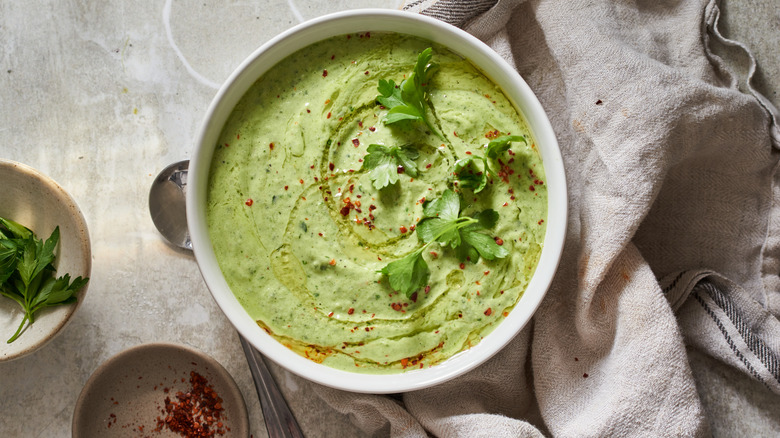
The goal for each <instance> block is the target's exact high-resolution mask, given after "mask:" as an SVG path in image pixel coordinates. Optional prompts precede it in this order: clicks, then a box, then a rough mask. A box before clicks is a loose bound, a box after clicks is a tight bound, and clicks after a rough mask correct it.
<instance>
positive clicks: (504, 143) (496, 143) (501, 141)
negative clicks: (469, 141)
mask: <svg viewBox="0 0 780 438" xmlns="http://www.w3.org/2000/svg"><path fill="white" fill-rule="evenodd" d="M515 141H522V142H523V143H527V142H528V141H527V140H526V139H525V137H524V136H522V135H502V136H501V137H497V138H494V139H493V140H490V143H488V144H487V148H486V152H485V155H487V156H488V158H492V159H494V160H495V159H497V158H498V156H499V155H501V154H503V153H504V152H506V151H508V150H509V148H510V147H511V146H512V142H515Z"/></svg>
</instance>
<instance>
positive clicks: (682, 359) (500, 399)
mask: <svg viewBox="0 0 780 438" xmlns="http://www.w3.org/2000/svg"><path fill="white" fill-rule="evenodd" d="M405 9H406V10H409V11H413V12H418V13H422V14H426V15H430V16H433V17H436V18H438V19H440V20H443V21H447V22H449V23H451V24H454V25H457V26H460V27H462V28H464V29H465V30H466V31H468V32H469V33H471V34H472V35H475V36H477V37H478V38H480V39H481V40H483V41H485V42H486V43H487V44H488V45H489V46H490V47H492V48H493V49H494V50H495V51H496V52H497V53H499V54H500V55H501V56H502V57H503V58H504V59H505V60H507V62H509V63H510V65H513V66H514V67H515V68H516V69H517V71H518V72H519V73H520V74H521V76H522V77H523V78H524V80H525V81H526V82H527V83H528V84H529V86H530V87H531V88H532V89H533V91H534V93H535V94H536V95H537V97H538V98H539V100H540V102H541V103H542V105H543V106H544V107H545V109H546V111H547V113H548V117H549V118H550V120H551V123H552V124H553V128H554V130H555V132H556V133H557V135H558V140H559V144H560V147H561V151H562V154H563V157H564V162H565V163H564V164H565V167H566V171H567V183H568V186H569V190H570V199H569V205H570V210H569V217H568V235H567V241H566V244H565V248H564V253H563V257H562V260H561V263H560V268H559V271H558V273H557V274H556V277H555V280H554V282H553V284H552V287H551V288H550V291H549V292H548V295H547V296H546V298H545V299H544V301H543V302H542V304H541V305H540V307H539V309H538V311H537V313H536V314H535V317H534V320H533V323H532V324H530V325H529V326H527V327H526V328H525V329H524V330H523V331H522V332H521V333H520V334H519V335H518V336H517V337H516V338H515V339H514V340H513V341H512V342H511V343H510V344H509V345H508V346H507V347H506V348H504V349H503V350H502V351H501V352H500V353H499V354H497V355H496V356H495V357H493V358H492V359H490V360H489V361H487V362H486V363H485V364H483V365H482V366H480V367H479V368H477V369H475V370H473V371H472V372H470V373H467V374H465V375H463V376H460V377H458V378H456V379H453V380H452V381H449V382H446V383H443V384H440V385H437V386H436V387H433V388H428V389H425V390H420V391H415V392H411V393H407V394H404V396H403V403H402V404H398V403H396V401H395V400H392V399H390V398H388V397H381V396H369V395H345V394H340V393H338V392H336V391H333V390H329V389H325V388H321V389H318V390H317V393H318V395H319V396H320V397H322V398H323V399H324V400H326V401H327V402H328V403H329V404H331V405H332V406H334V408H336V409H337V410H339V411H340V412H342V413H349V414H352V416H353V418H355V422H356V424H357V425H358V426H359V427H361V428H362V430H364V431H365V432H366V433H369V434H374V433H376V434H380V435H381V434H384V433H389V434H390V435H392V436H424V435H425V434H426V433H430V434H432V435H434V436H469V437H471V436H540V435H553V436H564V437H566V436H578V437H582V436H636V435H643V436H669V435H671V436H706V435H708V434H710V426H709V422H708V418H707V412H705V409H704V407H703V405H702V402H701V400H700V397H699V395H698V393H697V388H696V384H695V383H696V382H695V381H694V377H693V373H692V371H691V368H690V365H689V362H688V359H687V354H688V353H687V349H689V348H695V349H697V350H700V351H703V352H705V353H706V354H708V355H710V356H712V357H714V358H717V359H718V360H722V361H724V362H725V363H728V364H730V365H732V366H734V367H735V368H736V369H739V370H741V371H743V372H745V373H747V374H749V375H751V376H753V377H754V378H755V379H757V380H760V381H762V382H763V383H764V384H765V385H766V386H767V387H768V388H770V389H771V390H772V391H774V392H775V393H778V394H780V392H778V388H780V379H779V378H778V377H780V376H779V375H778V373H779V372H780V371H779V370H778V368H779V367H780V360H778V358H779V357H780V354H779V352H780V346H778V342H780V323H778V319H777V317H778V309H779V308H780V277H779V276H778V274H780V220H778V219H777V218H778V217H780V215H778V214H777V212H778V211H780V209H778V205H780V204H779V203H778V200H780V188H778V187H780V185H778V181H777V179H778V176H777V172H776V169H777V166H778V157H780V155H778V150H777V148H778V139H779V138H780V137H779V136H778V134H777V124H776V121H777V115H776V110H775V109H774V107H772V106H771V103H768V101H767V100H766V99H763V98H762V97H761V96H760V95H759V94H757V93H755V91H754V90H752V89H751V90H749V93H747V94H746V93H742V92H741V91H740V90H739V88H738V82H739V81H738V80H737V75H736V74H735V73H733V72H731V71H730V70H729V67H728V65H727V64H726V63H725V62H723V60H722V59H720V58H719V57H718V56H717V55H715V54H714V53H713V51H712V50H711V48H710V44H715V43H718V44H732V45H734V44H738V43H735V42H731V41H729V40H727V39H725V38H724V37H723V36H722V35H721V34H720V32H719V31H718V29H717V22H718V17H719V8H718V2H717V1H714V0H713V1H708V0H698V1H690V2H678V1H659V2H629V3H625V2H613V1H609V0H596V1H593V0H588V1H585V0H572V1H569V2H554V1H551V0H527V1H523V0H497V1H496V0H492V1H489V0H467V1H459V2H454V1H449V0H438V1H437V0H417V1H411V2H409V3H407V5H406V6H405ZM748 53H749V52H748ZM747 59H748V62H749V63H751V65H748V66H747V68H746V69H747V71H748V77H747V78H746V79H745V80H746V81H747V82H748V83H749V82H750V77H749V76H750V75H752V72H753V71H754V70H755V60H754V59H753V58H752V56H748V57H747ZM659 278H660V279H661V280H659ZM387 431H389V432H387Z"/></svg>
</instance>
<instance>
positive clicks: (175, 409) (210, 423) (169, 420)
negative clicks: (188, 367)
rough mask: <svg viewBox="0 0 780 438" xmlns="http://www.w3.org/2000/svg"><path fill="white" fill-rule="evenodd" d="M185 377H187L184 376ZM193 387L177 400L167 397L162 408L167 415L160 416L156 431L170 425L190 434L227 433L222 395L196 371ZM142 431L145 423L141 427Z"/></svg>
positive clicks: (207, 435) (193, 373)
mask: <svg viewBox="0 0 780 438" xmlns="http://www.w3.org/2000/svg"><path fill="white" fill-rule="evenodd" d="M182 380H184V379H182ZM190 385H191V389H190V390H189V391H187V392H186V393H184V392H178V393H177V394H176V401H174V400H171V398H170V397H166V398H165V408H164V410H163V411H162V413H163V414H165V418H163V417H157V425H156V427H155V428H154V431H155V432H161V431H162V430H163V428H167V429H169V430H170V431H172V432H174V433H178V434H179V435H182V436H187V437H213V436H216V435H224V434H225V432H226V431H228V430H229V428H225V427H224V424H223V423H222V421H221V419H222V412H223V410H224V409H223V408H222V398H220V397H219V395H218V394H217V392H216V391H215V390H214V387H213V386H212V385H211V384H209V382H208V380H207V379H206V378H205V377H203V376H202V375H200V374H198V373H197V372H195V371H192V372H190ZM138 430H139V431H141V432H143V426H139V429H138Z"/></svg>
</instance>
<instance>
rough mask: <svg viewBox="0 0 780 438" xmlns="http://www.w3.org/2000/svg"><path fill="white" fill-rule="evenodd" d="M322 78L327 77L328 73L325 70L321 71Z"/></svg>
mask: <svg viewBox="0 0 780 438" xmlns="http://www.w3.org/2000/svg"><path fill="white" fill-rule="evenodd" d="M322 77H323V78H326V77H328V71H327V70H323V71H322Z"/></svg>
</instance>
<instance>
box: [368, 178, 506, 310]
mask: <svg viewBox="0 0 780 438" xmlns="http://www.w3.org/2000/svg"><path fill="white" fill-rule="evenodd" d="M460 209H461V205H460V195H458V194H457V193H455V192H453V191H452V190H450V189H447V190H445V191H444V193H442V196H441V197H440V198H438V199H436V200H434V201H431V202H428V203H426V204H425V205H424V206H423V219H422V220H420V222H419V223H418V224H417V227H416V229H417V238H418V239H419V240H420V241H421V242H423V246H421V247H420V248H418V249H417V250H415V251H414V252H412V253H410V254H408V255H407V256H405V257H404V258H402V259H399V260H396V261H393V262H390V263H388V264H387V265H386V266H385V267H384V268H382V270H381V271H379V272H380V273H382V274H384V275H386V276H387V278H388V280H389V282H390V287H392V288H393V289H394V290H397V291H400V292H403V293H404V294H406V296H407V297H409V296H411V295H412V293H414V291H416V290H417V289H419V288H421V287H422V286H424V285H425V283H426V282H427V281H428V277H429V276H430V269H429V268H428V264H427V263H426V261H425V259H424V258H423V257H422V253H423V251H424V250H425V249H426V248H427V247H428V246H429V245H431V244H432V243H434V242H437V243H439V244H440V245H441V246H442V247H447V246H449V247H451V248H452V249H454V250H455V251H456V254H457V256H458V259H459V260H460V261H461V262H463V261H465V260H466V259H470V260H471V261H472V262H473V263H476V262H477V261H478V260H479V257H484V258H485V259H487V260H495V259H497V258H504V257H506V256H507V255H508V254H509V251H507V249H506V248H504V247H503V246H501V245H498V244H497V243H496V241H495V240H494V239H493V237H491V236H489V235H488V234H485V233H482V232H481V231H483V230H487V229H490V228H493V227H494V226H495V224H496V222H497V221H498V213H497V212H496V211H495V210H491V209H488V210H483V211H481V212H479V213H477V214H476V215H474V216H461V215H460V213H461V211H460Z"/></svg>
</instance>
